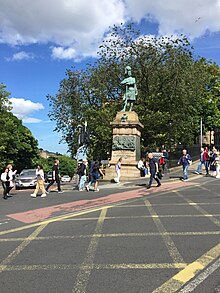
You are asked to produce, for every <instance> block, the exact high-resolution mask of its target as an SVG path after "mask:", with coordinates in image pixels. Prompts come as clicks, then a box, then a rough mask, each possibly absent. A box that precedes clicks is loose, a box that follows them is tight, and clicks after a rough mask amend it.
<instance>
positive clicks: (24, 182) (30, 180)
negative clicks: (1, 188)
mask: <svg viewBox="0 0 220 293" xmlns="http://www.w3.org/2000/svg"><path fill="white" fill-rule="evenodd" d="M15 185H16V188H17V189H19V188H22V187H36V185H37V175H36V170H35V169H24V170H22V171H21V173H20V174H19V175H17V176H16V178H15Z"/></svg>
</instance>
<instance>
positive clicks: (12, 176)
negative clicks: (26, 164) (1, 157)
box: [6, 164, 17, 195]
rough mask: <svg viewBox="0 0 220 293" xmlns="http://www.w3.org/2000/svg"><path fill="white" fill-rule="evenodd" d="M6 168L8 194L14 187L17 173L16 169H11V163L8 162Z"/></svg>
mask: <svg viewBox="0 0 220 293" xmlns="http://www.w3.org/2000/svg"><path fill="white" fill-rule="evenodd" d="M6 168H8V172H9V177H10V184H9V191H8V195H9V193H10V191H11V190H12V188H13V187H14V180H15V174H16V173H17V170H15V171H13V170H12V168H13V167H12V165H11V164H8V165H7V167H6Z"/></svg>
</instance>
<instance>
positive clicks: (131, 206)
mask: <svg viewBox="0 0 220 293" xmlns="http://www.w3.org/2000/svg"><path fill="white" fill-rule="evenodd" d="M170 192H176V190H171V191H170ZM172 197H173V196H172ZM196 204H198V205H220V202H212V203H210V202H198V203H196ZM151 205H152V207H156V206H186V205H188V204H187V203H185V202H183V203H151ZM133 207H134V208H138V207H144V205H123V206H122V207H121V206H117V207H116V208H133Z"/></svg>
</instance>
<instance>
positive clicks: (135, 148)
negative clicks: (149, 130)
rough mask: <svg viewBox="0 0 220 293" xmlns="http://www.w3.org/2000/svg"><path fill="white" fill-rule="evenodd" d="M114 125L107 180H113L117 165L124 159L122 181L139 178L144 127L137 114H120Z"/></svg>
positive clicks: (112, 123)
mask: <svg viewBox="0 0 220 293" xmlns="http://www.w3.org/2000/svg"><path fill="white" fill-rule="evenodd" d="M111 125H112V154H111V161H110V164H111V167H109V168H107V169H106V176H105V179H107V180H108V179H109V180H111V179H113V178H114V177H115V176H116V174H115V164H116V163H117V162H118V159H119V158H122V170H121V175H122V176H121V180H127V179H129V178H130V179H132V178H139V177H140V171H139V170H138V169H137V168H136V165H137V162H138V161H139V159H140V137H141V130H142V128H143V125H142V124H141V123H140V121H139V118H138V115H137V113H136V112H134V111H131V112H128V111H126V112H118V113H117V115H116V117H115V119H114V121H113V122H111Z"/></svg>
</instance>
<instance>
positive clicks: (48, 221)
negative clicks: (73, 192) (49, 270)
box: [0, 205, 113, 236]
mask: <svg viewBox="0 0 220 293" xmlns="http://www.w3.org/2000/svg"><path fill="white" fill-rule="evenodd" d="M112 207H113V205H109V206H108V205H107V206H102V207H99V208H95V209H91V210H86V211H80V212H77V213H71V214H67V215H62V216H59V217H55V218H51V219H48V220H45V221H41V222H37V223H34V224H29V225H25V226H22V227H18V228H14V229H10V230H5V231H1V232H0V236H1V235H5V234H9V233H14V232H18V231H23V230H26V229H30V228H34V227H38V226H41V225H47V224H50V223H54V222H58V221H60V220H63V219H69V218H72V217H78V216H81V215H85V214H89V213H94V212H97V211H100V210H103V209H108V208H112Z"/></svg>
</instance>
